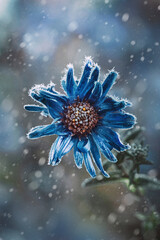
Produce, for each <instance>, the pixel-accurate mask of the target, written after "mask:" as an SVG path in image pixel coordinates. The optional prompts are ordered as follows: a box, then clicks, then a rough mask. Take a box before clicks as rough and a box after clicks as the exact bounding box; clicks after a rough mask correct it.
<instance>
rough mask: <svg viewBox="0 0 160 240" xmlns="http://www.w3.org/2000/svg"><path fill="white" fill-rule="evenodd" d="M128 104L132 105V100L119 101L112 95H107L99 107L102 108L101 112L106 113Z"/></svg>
mask: <svg viewBox="0 0 160 240" xmlns="http://www.w3.org/2000/svg"><path fill="white" fill-rule="evenodd" d="M98 104H99V102H98ZM128 106H131V103H130V102H127V101H124V100H122V101H117V100H115V99H114V98H112V97H106V98H105V100H104V102H103V103H101V104H99V107H100V109H101V110H100V111H99V114H105V113H106V112H107V111H118V110H121V109H123V108H125V107H128Z"/></svg>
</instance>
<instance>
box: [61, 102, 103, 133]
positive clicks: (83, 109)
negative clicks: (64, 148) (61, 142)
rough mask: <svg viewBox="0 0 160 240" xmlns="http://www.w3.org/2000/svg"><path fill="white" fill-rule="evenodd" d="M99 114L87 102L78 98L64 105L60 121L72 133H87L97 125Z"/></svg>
mask: <svg viewBox="0 0 160 240" xmlns="http://www.w3.org/2000/svg"><path fill="white" fill-rule="evenodd" d="M98 120H99V116H98V114H97V112H96V110H95V109H94V107H93V106H91V104H90V103H89V102H83V101H82V102H80V101H79V99H78V98H77V100H76V101H75V102H74V103H73V104H71V105H69V106H67V107H64V112H63V118H62V122H63V123H64V125H65V126H66V127H67V128H68V129H69V130H70V131H71V132H72V133H73V134H74V135H79V136H82V135H84V136H85V135H87V134H88V133H90V132H91V130H92V128H94V127H95V126H96V125H97V122H98Z"/></svg>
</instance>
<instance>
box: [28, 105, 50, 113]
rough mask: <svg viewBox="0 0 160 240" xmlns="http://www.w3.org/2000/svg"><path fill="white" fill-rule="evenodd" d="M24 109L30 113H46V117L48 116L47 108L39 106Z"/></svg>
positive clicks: (29, 106)
mask: <svg viewBox="0 0 160 240" xmlns="http://www.w3.org/2000/svg"><path fill="white" fill-rule="evenodd" d="M24 109H25V110H27V111H30V112H44V114H45V115H48V110H47V108H46V107H43V106H38V105H25V106H24Z"/></svg>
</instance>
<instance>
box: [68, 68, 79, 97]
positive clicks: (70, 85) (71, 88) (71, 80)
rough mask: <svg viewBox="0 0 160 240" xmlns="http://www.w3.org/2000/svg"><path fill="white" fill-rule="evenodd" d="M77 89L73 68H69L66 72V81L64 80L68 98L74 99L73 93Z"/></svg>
mask: <svg viewBox="0 0 160 240" xmlns="http://www.w3.org/2000/svg"><path fill="white" fill-rule="evenodd" d="M76 88H77V84H76V83H75V81H74V76H73V67H71V66H70V67H69V69H68V72H67V79H66V92H67V94H68V96H69V97H73V98H74V97H75V91H76Z"/></svg>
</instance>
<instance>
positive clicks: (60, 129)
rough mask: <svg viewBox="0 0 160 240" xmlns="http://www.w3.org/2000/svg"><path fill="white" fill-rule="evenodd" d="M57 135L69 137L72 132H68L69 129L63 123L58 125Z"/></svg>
mask: <svg viewBox="0 0 160 240" xmlns="http://www.w3.org/2000/svg"><path fill="white" fill-rule="evenodd" d="M56 134H57V135H59V136H63V135H69V134H70V132H69V131H68V129H67V128H66V127H65V126H64V124H63V123H58V124H57V125H56Z"/></svg>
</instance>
